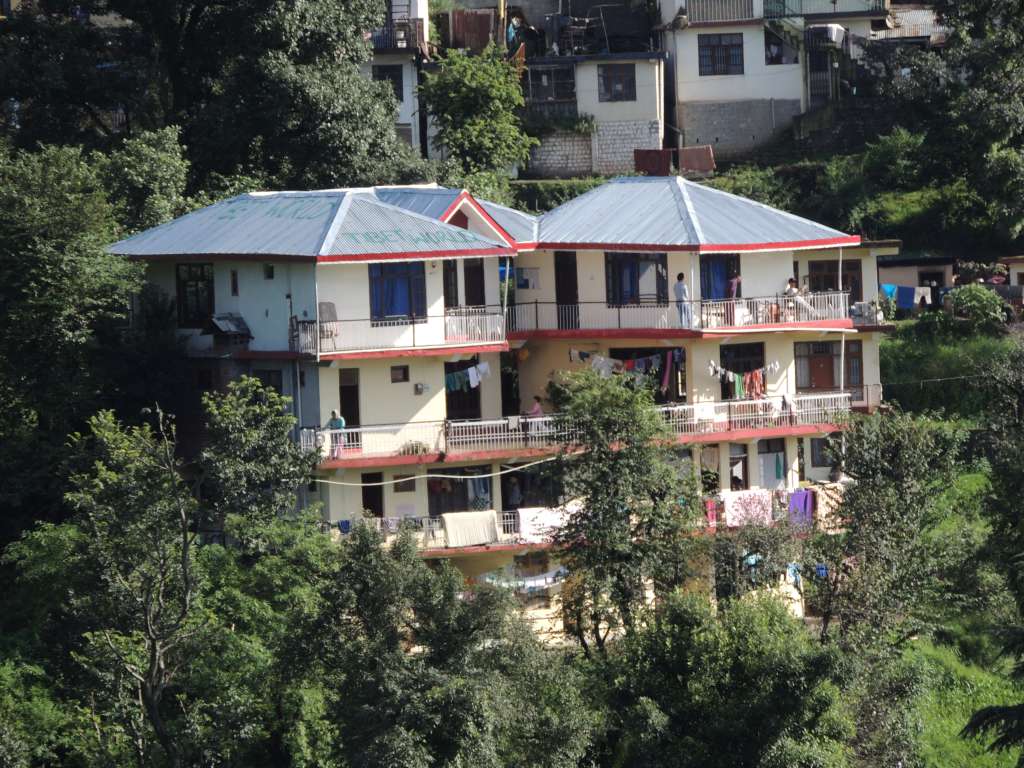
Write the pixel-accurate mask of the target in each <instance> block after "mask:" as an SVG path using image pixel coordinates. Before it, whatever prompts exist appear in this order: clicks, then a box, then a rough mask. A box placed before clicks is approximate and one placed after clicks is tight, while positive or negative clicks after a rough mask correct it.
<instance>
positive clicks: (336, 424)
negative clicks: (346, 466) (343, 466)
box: [324, 411, 345, 458]
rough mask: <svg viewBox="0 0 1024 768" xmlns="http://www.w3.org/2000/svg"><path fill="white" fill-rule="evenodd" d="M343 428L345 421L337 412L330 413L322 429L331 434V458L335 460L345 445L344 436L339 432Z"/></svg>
mask: <svg viewBox="0 0 1024 768" xmlns="http://www.w3.org/2000/svg"><path fill="white" fill-rule="evenodd" d="M344 428H345V419H344V418H343V417H342V416H341V414H339V413H338V412H337V411H331V418H329V419H328V420H327V424H326V425H325V426H324V429H329V430H330V434H331V456H332V457H333V458H337V457H338V456H339V455H340V454H341V449H342V447H344V445H345V436H344V435H343V434H342V433H341V430H343V429H344Z"/></svg>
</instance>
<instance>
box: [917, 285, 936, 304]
mask: <svg viewBox="0 0 1024 768" xmlns="http://www.w3.org/2000/svg"><path fill="white" fill-rule="evenodd" d="M921 299H924V303H925V304H931V303H932V289H931V288H929V287H928V286H927V285H923V286H920V287H918V288H915V289H914V306H915V307H916V306H920V304H921Z"/></svg>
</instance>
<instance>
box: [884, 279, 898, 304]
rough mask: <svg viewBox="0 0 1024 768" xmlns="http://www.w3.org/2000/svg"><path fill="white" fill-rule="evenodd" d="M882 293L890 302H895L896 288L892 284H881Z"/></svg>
mask: <svg viewBox="0 0 1024 768" xmlns="http://www.w3.org/2000/svg"><path fill="white" fill-rule="evenodd" d="M882 293H884V294H885V298H887V299H889V300H890V301H896V286H895V285H893V284H892V283H882Z"/></svg>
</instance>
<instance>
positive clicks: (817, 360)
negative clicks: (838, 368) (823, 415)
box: [810, 355, 836, 391]
mask: <svg viewBox="0 0 1024 768" xmlns="http://www.w3.org/2000/svg"><path fill="white" fill-rule="evenodd" d="M810 368H811V389H820V390H825V391H828V390H830V389H835V386H836V383H835V370H834V368H835V365H834V363H833V362H832V355H813V356H812V357H811V359H810Z"/></svg>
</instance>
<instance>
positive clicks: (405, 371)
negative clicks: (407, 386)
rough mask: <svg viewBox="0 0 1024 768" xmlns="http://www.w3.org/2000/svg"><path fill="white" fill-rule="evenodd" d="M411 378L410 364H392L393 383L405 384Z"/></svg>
mask: <svg viewBox="0 0 1024 768" xmlns="http://www.w3.org/2000/svg"><path fill="white" fill-rule="evenodd" d="M408 380H409V366H408V365H392V366H391V383H392V384H403V383H405V382H407V381H408Z"/></svg>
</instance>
